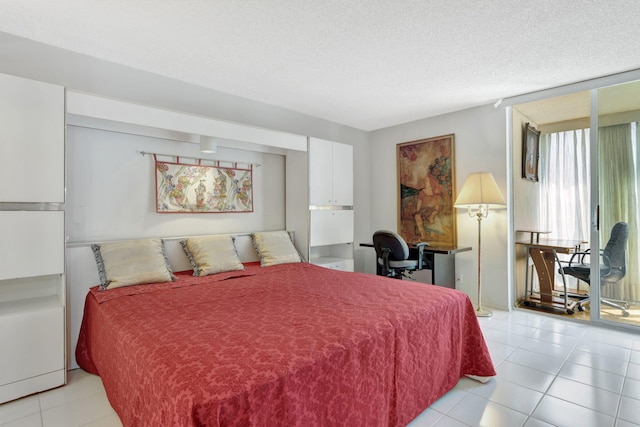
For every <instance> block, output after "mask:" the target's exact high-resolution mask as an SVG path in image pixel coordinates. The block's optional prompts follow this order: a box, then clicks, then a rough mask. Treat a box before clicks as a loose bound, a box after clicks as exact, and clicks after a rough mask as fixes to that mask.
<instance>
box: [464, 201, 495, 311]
mask: <svg viewBox="0 0 640 427" xmlns="http://www.w3.org/2000/svg"><path fill="white" fill-rule="evenodd" d="M468 209H469V216H470V217H471V218H473V217H474V216H475V217H476V219H477V220H478V307H476V316H478V317H491V316H492V315H493V313H492V312H491V310H486V309H483V308H482V287H481V280H482V278H481V276H480V251H481V249H482V220H483V219H485V218H486V217H487V215H488V214H489V207H488V206H487V205H478V209H477V210H476V212H475V213H472V212H471V206H469V207H468Z"/></svg>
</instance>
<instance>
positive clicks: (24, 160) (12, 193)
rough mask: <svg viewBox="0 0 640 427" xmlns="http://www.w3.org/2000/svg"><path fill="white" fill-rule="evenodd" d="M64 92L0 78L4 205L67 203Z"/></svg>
mask: <svg viewBox="0 0 640 427" xmlns="http://www.w3.org/2000/svg"><path fill="white" fill-rule="evenodd" d="M64 122H65V119H64V88H63V87H61V86H56V85H52V84H49V83H43V82H37V81H34V80H28V79H23V78H20V77H15V76H8V75H5V74H0V129H1V130H2V131H1V132H0V182H2V185H1V186H0V202H15V203H22V202H35V203H42V202H52V203H62V202H64Z"/></svg>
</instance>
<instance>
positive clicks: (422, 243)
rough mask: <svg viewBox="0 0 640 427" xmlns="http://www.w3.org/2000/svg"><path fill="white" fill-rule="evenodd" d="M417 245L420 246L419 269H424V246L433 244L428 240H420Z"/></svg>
mask: <svg viewBox="0 0 640 427" xmlns="http://www.w3.org/2000/svg"><path fill="white" fill-rule="evenodd" d="M415 246H416V247H417V248H418V270H422V267H423V262H424V261H423V260H422V255H423V254H424V247H425V246H431V245H430V244H429V243H427V242H419V243H416V244H415Z"/></svg>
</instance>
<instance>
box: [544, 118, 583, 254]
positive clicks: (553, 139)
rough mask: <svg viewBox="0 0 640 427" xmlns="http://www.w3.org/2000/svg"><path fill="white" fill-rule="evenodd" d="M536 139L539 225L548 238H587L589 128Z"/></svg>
mask: <svg viewBox="0 0 640 427" xmlns="http://www.w3.org/2000/svg"><path fill="white" fill-rule="evenodd" d="M540 139H541V140H540V162H539V167H540V170H539V176H540V178H539V180H540V181H539V182H540V200H541V203H540V212H539V214H540V225H541V227H542V228H543V229H545V230H549V231H551V234H549V235H548V237H549V238H551V239H570V240H584V241H589V205H590V201H589V196H590V191H589V190H590V185H589V179H590V174H589V164H590V163H589V159H590V156H589V129H577V130H572V131H567V132H557V133H549V134H543V135H542V136H541V138H540Z"/></svg>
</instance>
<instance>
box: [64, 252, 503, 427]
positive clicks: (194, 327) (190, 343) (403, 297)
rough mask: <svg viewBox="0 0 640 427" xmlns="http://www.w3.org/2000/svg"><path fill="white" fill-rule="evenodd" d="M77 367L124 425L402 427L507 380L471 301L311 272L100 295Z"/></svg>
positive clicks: (291, 270)
mask: <svg viewBox="0 0 640 427" xmlns="http://www.w3.org/2000/svg"><path fill="white" fill-rule="evenodd" d="M238 276H241V277H238ZM76 358H77V361H78V363H79V364H80V366H81V367H82V368H84V369H85V370H87V371H89V372H92V373H95V374H98V375H100V377H101V378H102V381H103V383H104V386H105V389H106V392H107V396H108V398H109V401H110V402H111V404H112V406H113V407H114V409H115V410H116V412H117V413H118V415H119V416H120V418H121V420H122V422H123V424H124V425H125V426H230V425H238V426H277V425H282V426H337V425H344V426H402V425H405V424H407V423H408V422H409V421H411V420H412V419H413V418H415V417H416V416H417V415H418V414H419V413H420V412H421V411H423V410H424V409H425V408H426V407H428V406H429V405H430V404H431V403H433V402H434V401H435V400H436V399H437V398H439V397H440V396H442V395H443V394H444V393H446V392H447V391H448V390H450V389H451V388H453V386H455V384H456V383H457V381H458V379H459V378H460V377H461V376H463V375H465V374H473V375H480V376H492V375H495V371H494V368H493V365H492V363H491V359H490V356H489V352H488V350H487V347H486V345H485V342H484V339H483V337H482V333H481V331H480V328H479V326H478V321H477V319H476V317H475V313H474V309H473V307H472V305H471V302H470V300H469V298H468V297H467V296H466V295H465V294H463V293H461V292H458V291H455V290H451V289H446V288H441V287H438V286H432V285H425V284H420V283H412V282H407V281H399V280H394V279H387V278H383V277H378V276H373V275H367V274H361V273H345V272H339V271H334V270H328V269H324V268H322V267H318V266H314V265H311V264H303V263H301V264H285V265H278V266H273V267H266V268H260V267H259V266H257V265H255V264H250V265H248V266H247V270H245V271H240V272H233V273H229V274H226V275H225V273H223V274H221V275H216V276H208V277H204V278H195V277H191V276H189V275H187V274H185V273H179V274H178V280H177V281H176V282H171V283H163V284H157V285H142V286H132V287H128V288H117V289H113V290H109V291H103V292H100V291H98V290H97V289H96V288H93V289H92V290H91V292H90V293H89V294H88V295H87V299H86V304H85V312H84V318H83V322H82V328H81V331H80V337H79V340H78V347H77V349H76Z"/></svg>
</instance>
